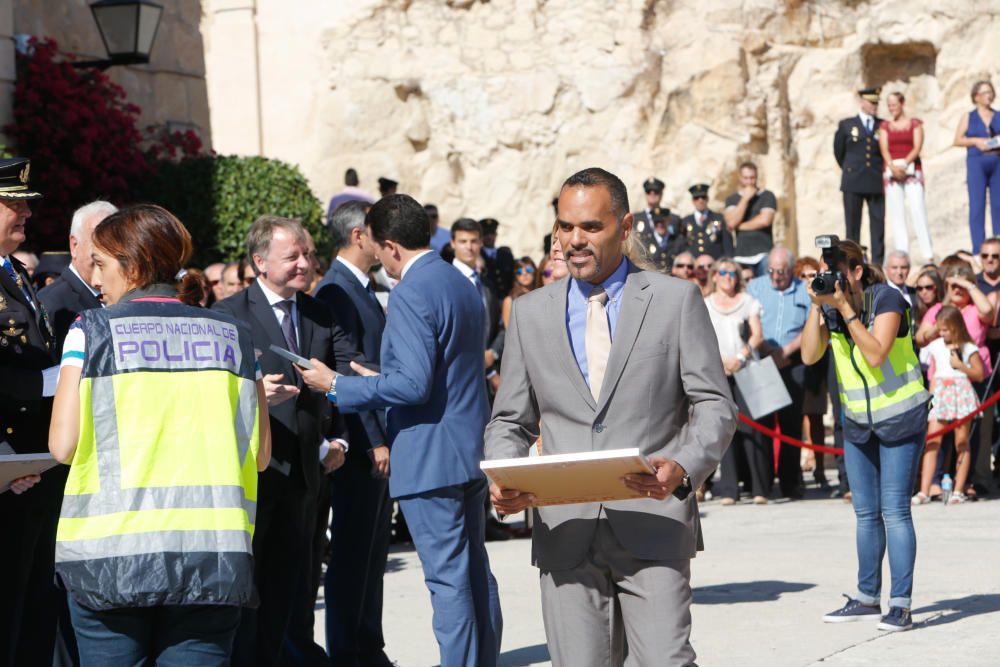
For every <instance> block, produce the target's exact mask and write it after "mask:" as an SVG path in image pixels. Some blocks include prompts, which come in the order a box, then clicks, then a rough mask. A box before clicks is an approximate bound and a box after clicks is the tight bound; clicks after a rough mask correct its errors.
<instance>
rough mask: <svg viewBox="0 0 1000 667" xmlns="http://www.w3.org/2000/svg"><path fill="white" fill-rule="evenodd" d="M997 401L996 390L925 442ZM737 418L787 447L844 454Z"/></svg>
mask: <svg viewBox="0 0 1000 667" xmlns="http://www.w3.org/2000/svg"><path fill="white" fill-rule="evenodd" d="M997 401H1000V390H997V392H996V393H994V394H993V395H992V396H990V397H989V398H987V399H986V400H985V401H983V402H982V403H980V404H979V407H977V408H976V409H975V410H974V411H973V412H970V413H969V414H967V415H965V416H964V417H962V418H961V419H956V420H955V421H953V422H949V423H948V425H947V426H945V427H944V428H942V429H940V430H938V431H935V432H934V433H928V434H927V436H926V438H927V440H933V439H935V438H939V437H941V436H942V435H945V434H946V433H949V432H951V431H954V430H955V429H956V428H958V427H959V426H961V425H962V424H965V423H966V422H969V421H971V420H972V419H974V418H975V416H976V415H978V414H979V413H980V412H982V411H983V410H985V409H986V408H988V407H989V406H991V405H993V404H994V403H996V402H997ZM737 416H738V417H739V420H740V421H741V422H743V423H744V424H746V425H747V426H749V427H750V428H752V429H754V430H757V431H760V432H761V433H763V434H764V435H766V436H769V437H771V438H776V439H777V440H779V441H781V442H783V443H785V444H787V445H791V446H793V447H798V448H800V449H811V450H813V451H814V452H822V453H823V454H836V455H843V453H844V450H843V448H841V447H827V446H826V445H814V444H812V443H809V442H803V441H802V440H796V439H795V438H792V437H790V436H787V435H785V434H784V433H778V432H777V431H775V430H774V429H772V428H768V427H767V426H764V425H763V424H761V423H758V422H755V421H754V420H752V419H750V418H749V417H747V416H746V415H744V414H740V415H737Z"/></svg>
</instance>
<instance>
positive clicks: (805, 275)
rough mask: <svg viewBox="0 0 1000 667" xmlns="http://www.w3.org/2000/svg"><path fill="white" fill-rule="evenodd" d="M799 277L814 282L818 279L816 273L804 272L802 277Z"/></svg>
mask: <svg viewBox="0 0 1000 667" xmlns="http://www.w3.org/2000/svg"><path fill="white" fill-rule="evenodd" d="M799 277H800V278H802V280H812V279H813V278H815V277H816V272H815V271H803V272H802V275H801V276H799Z"/></svg>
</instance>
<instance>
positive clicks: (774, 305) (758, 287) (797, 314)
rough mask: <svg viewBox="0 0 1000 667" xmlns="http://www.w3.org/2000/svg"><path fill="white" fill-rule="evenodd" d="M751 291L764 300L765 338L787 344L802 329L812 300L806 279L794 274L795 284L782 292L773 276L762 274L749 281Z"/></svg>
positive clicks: (761, 318)
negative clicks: (807, 289)
mask: <svg viewBox="0 0 1000 667" xmlns="http://www.w3.org/2000/svg"><path fill="white" fill-rule="evenodd" d="M789 270H791V269H789ZM747 293H749V294H750V296H752V297H753V298H755V299H757V300H758V301H760V305H761V314H760V325H761V329H762V330H763V334H764V340H765V341H767V342H768V343H770V344H771V345H780V346H782V347H783V346H785V345H788V344H789V343H790V342H792V341H793V340H794V339H795V337H796V336H798V335H799V334H800V333H802V329H803V328H804V327H805V325H806V319H808V317H809V307H810V305H811V304H812V302H811V301H810V300H809V292H807V291H806V284H805V283H804V282H802V281H801V280H799V279H798V278H792V282H791V284H790V285H789V286H788V287H786V288H785V289H784V290H783V291H781V292H779V291H778V290H776V289H774V287H773V286H772V285H771V277H770V276H760V277H759V278H754V279H753V280H751V281H750V282H749V283H748V284H747Z"/></svg>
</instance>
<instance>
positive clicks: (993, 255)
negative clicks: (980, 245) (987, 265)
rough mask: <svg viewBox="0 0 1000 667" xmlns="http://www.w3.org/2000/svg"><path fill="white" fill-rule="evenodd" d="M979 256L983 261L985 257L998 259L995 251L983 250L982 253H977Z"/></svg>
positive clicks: (998, 256) (999, 257) (999, 256)
mask: <svg viewBox="0 0 1000 667" xmlns="http://www.w3.org/2000/svg"><path fill="white" fill-rule="evenodd" d="M979 258H980V259H982V260H983V261H985V260H987V259H994V260H996V259H1000V255H998V254H997V253H995V252H983V253H980V254H979Z"/></svg>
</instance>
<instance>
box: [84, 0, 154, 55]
mask: <svg viewBox="0 0 1000 667" xmlns="http://www.w3.org/2000/svg"><path fill="white" fill-rule="evenodd" d="M90 11H91V13H93V15H94V21H95V22H96V23H97V28H98V30H100V31H101V39H102V40H103V41H104V48H105V49H106V50H107V52H108V58H107V59H105V60H86V61H81V62H75V63H73V66H74V67H97V68H98V69H102V70H103V69H107V68H108V67H111V66H112V65H137V64H141V63H148V62H149V52H150V51H151V50H152V49H153V40H154V39H156V29H157V28H158V27H159V25H160V16H161V15H162V14H163V6H162V5H158V4H156V3H155V2H151V1H150V0H98V1H97V2H95V3H94V4H92V5H91V6H90Z"/></svg>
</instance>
